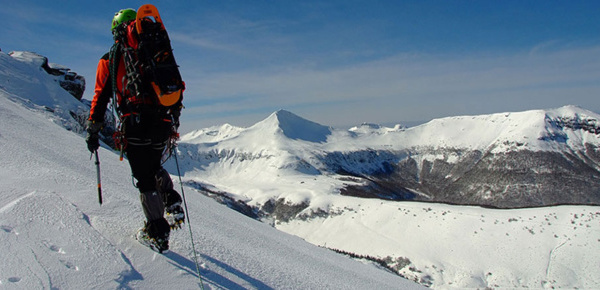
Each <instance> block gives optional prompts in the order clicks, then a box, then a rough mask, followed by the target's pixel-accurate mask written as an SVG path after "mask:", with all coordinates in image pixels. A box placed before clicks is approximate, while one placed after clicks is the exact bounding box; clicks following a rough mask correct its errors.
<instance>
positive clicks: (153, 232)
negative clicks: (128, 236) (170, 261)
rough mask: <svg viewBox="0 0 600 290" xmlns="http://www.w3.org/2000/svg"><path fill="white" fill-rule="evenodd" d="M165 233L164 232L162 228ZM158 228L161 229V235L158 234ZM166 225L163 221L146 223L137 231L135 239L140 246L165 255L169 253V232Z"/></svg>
mask: <svg viewBox="0 0 600 290" xmlns="http://www.w3.org/2000/svg"><path fill="white" fill-rule="evenodd" d="M165 227H166V228H167V231H166V232H164V228H165ZM159 228H163V230H162V233H158V232H159V231H160V230H159ZM168 229H169V227H168V224H167V222H166V221H165V220H164V219H163V220H157V221H152V222H146V223H145V224H144V226H143V227H142V228H141V229H139V230H138V232H137V234H136V236H135V238H136V239H137V240H138V241H139V242H140V243H141V244H142V245H145V246H147V247H149V248H150V249H152V250H153V251H156V252H159V253H161V254H162V253H166V252H168V251H169V232H168Z"/></svg>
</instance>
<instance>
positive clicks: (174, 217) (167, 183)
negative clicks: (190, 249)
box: [155, 168, 185, 229]
mask: <svg viewBox="0 0 600 290" xmlns="http://www.w3.org/2000/svg"><path fill="white" fill-rule="evenodd" d="M155 179H156V189H157V190H158V192H160V194H161V195H162V197H163V199H164V200H163V202H164V206H165V210H166V212H167V221H168V222H169V225H170V226H171V228H172V229H179V228H181V224H183V222H184V221H185V215H184V213H183V208H182V207H181V196H180V195H179V193H178V192H177V191H175V190H174V189H173V181H172V180H171V176H170V175H169V173H168V172H167V171H166V170H165V169H164V168H161V169H160V170H158V172H157V173H156V175H155Z"/></svg>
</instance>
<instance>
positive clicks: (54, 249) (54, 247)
mask: <svg viewBox="0 0 600 290" xmlns="http://www.w3.org/2000/svg"><path fill="white" fill-rule="evenodd" d="M42 244H44V246H46V247H47V248H48V249H50V251H52V252H56V253H59V254H65V251H63V249H62V248H60V247H59V246H57V245H54V244H52V243H50V242H48V241H42Z"/></svg>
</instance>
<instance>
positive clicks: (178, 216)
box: [166, 201, 185, 230]
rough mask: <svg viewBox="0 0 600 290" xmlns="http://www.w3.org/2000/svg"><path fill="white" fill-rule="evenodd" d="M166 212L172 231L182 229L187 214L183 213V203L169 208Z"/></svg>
mask: <svg viewBox="0 0 600 290" xmlns="http://www.w3.org/2000/svg"><path fill="white" fill-rule="evenodd" d="M166 212H167V222H169V226H170V227H171V229H174V230H176V229H180V228H181V225H182V224H183V223H184V221H185V214H184V213H183V208H182V207H181V201H179V202H176V203H174V204H172V205H169V206H167V207H166Z"/></svg>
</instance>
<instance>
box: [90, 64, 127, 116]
mask: <svg viewBox="0 0 600 290" xmlns="http://www.w3.org/2000/svg"><path fill="white" fill-rule="evenodd" d="M123 76H125V64H124V63H123V59H122V58H121V60H120V63H119V68H118V70H117V78H116V79H117V91H118V93H117V94H116V95H117V103H118V104H121V101H122V100H123V96H122V94H121V93H120V92H123V87H125V86H124V82H125V80H124V78H123ZM119 80H122V81H119ZM124 93H125V94H128V92H124ZM112 94H113V92H112V79H111V77H110V60H109V54H108V53H106V54H105V55H104V56H102V58H101V59H100V61H99V62H98V68H97V69H96V86H95V88H94V98H93V99H92V107H91V108H90V118H89V119H90V120H92V121H95V122H102V121H104V114H106V108H107V106H108V103H109V102H110V100H111V98H112Z"/></svg>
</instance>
